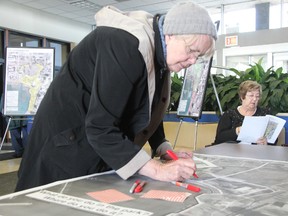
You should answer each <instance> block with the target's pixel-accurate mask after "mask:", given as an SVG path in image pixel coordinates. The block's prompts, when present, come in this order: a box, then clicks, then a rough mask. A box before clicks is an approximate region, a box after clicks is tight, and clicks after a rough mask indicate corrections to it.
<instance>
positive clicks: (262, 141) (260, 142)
mask: <svg viewBox="0 0 288 216" xmlns="http://www.w3.org/2000/svg"><path fill="white" fill-rule="evenodd" d="M256 143H257V145H267V138H266V137H261V138H259V139H258V140H257V141H256Z"/></svg>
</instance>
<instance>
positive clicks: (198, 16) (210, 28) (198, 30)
mask: <svg viewBox="0 0 288 216" xmlns="http://www.w3.org/2000/svg"><path fill="white" fill-rule="evenodd" d="M163 33H164V34H165V35H189V34H207V35H211V36H212V37H213V38H214V39H215V40H216V39H217V32H216V27H215V24H214V23H213V22H212V20H211V17H210V16H209V14H208V11H207V10H206V9H205V8H203V7H201V6H200V5H197V4H195V3H193V2H186V3H180V4H178V5H176V6H174V7H172V8H171V9H170V10H169V11H168V13H167V14H166V16H165V20H164V24H163Z"/></svg>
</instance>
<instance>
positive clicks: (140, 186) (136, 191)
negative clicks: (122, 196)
mask: <svg viewBox="0 0 288 216" xmlns="http://www.w3.org/2000/svg"><path fill="white" fill-rule="evenodd" d="M145 184H146V182H145V181H142V182H141V183H140V184H138V185H137V187H136V188H135V190H134V192H135V193H140V192H141V191H142V190H143V187H144V185H145Z"/></svg>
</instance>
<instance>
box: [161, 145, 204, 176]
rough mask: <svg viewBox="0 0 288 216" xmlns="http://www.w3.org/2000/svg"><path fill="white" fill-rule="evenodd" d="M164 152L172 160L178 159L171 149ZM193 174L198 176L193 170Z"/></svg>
mask: <svg viewBox="0 0 288 216" xmlns="http://www.w3.org/2000/svg"><path fill="white" fill-rule="evenodd" d="M166 153H167V154H168V155H169V156H170V157H171V158H172V159H173V160H178V157H177V155H176V154H175V153H174V152H173V151H171V150H167V151H166ZM193 176H194V177H195V178H199V177H198V175H197V174H196V173H195V172H194V173H193Z"/></svg>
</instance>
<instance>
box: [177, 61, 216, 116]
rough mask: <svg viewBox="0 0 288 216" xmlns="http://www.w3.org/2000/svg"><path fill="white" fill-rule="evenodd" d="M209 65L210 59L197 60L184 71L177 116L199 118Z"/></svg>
mask: <svg viewBox="0 0 288 216" xmlns="http://www.w3.org/2000/svg"><path fill="white" fill-rule="evenodd" d="M211 63H212V58H211V59H199V60H198V61H197V62H196V63H195V64H193V65H191V66H190V67H189V68H187V69H186V71H185V77H184V82H183V87H182V91H181V96H180V102H179V106H178V110H177V115H178V116H184V117H192V118H195V119H198V118H201V113H202V104H203V101H204V96H205V92H206V85H207V80H208V77H209V74H210V68H211Z"/></svg>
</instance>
